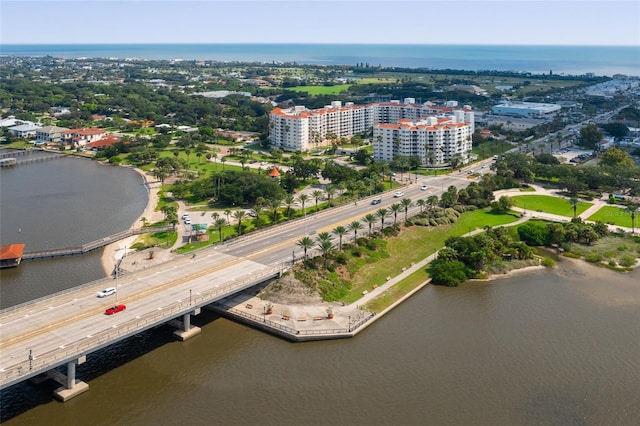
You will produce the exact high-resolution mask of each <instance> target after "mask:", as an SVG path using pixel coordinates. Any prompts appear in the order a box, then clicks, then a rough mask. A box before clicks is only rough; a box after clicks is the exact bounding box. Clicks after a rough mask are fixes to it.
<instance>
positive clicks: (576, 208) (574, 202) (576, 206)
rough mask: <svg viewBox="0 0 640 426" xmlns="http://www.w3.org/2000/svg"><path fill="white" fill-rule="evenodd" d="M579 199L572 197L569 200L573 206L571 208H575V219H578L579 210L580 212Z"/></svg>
mask: <svg viewBox="0 0 640 426" xmlns="http://www.w3.org/2000/svg"><path fill="white" fill-rule="evenodd" d="M578 203H579V201H578V199H577V198H576V197H571V198H570V199H569V204H571V207H573V218H574V219H575V218H576V214H577V210H578Z"/></svg>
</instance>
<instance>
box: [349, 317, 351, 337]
mask: <svg viewBox="0 0 640 426" xmlns="http://www.w3.org/2000/svg"><path fill="white" fill-rule="evenodd" d="M349 333H351V315H349Z"/></svg>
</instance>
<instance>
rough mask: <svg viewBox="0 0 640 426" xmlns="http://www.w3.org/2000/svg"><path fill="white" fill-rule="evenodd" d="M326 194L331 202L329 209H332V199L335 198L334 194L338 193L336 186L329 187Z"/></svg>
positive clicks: (325, 190)
mask: <svg viewBox="0 0 640 426" xmlns="http://www.w3.org/2000/svg"><path fill="white" fill-rule="evenodd" d="M324 192H326V193H327V200H328V201H329V207H331V198H333V196H334V194H335V193H336V187H335V185H327V186H326V188H325V189H324ZM316 208H317V206H316Z"/></svg>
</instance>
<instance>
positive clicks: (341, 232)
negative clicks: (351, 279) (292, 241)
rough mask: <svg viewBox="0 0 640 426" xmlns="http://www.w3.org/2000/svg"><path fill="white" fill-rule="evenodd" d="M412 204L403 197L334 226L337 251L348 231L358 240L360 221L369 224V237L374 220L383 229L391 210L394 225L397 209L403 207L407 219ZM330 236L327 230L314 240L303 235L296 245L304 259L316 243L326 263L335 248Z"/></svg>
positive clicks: (333, 231) (361, 227)
mask: <svg viewBox="0 0 640 426" xmlns="http://www.w3.org/2000/svg"><path fill="white" fill-rule="evenodd" d="M394 206H396V207H394ZM412 206H413V202H412V201H411V200H410V199H409V198H405V199H403V200H402V201H401V202H400V203H398V204H393V205H392V206H391V207H390V209H386V208H381V209H378V210H377V211H376V212H375V214H371V213H370V214H368V215H366V216H364V217H363V218H362V219H361V220H354V221H353V222H351V223H349V224H348V225H347V226H342V225H339V226H336V227H335V228H334V229H333V230H332V231H331V232H332V233H333V234H335V235H336V236H338V238H339V240H338V251H342V242H343V239H344V236H345V235H346V234H347V233H349V232H353V241H354V242H355V241H358V232H359V231H360V230H362V229H363V225H362V223H361V221H362V222H365V223H367V225H369V238H371V236H372V231H373V227H374V226H375V224H376V222H377V221H378V220H380V229H384V220H385V218H387V217H388V216H389V214H390V213H391V212H393V213H394V225H395V224H396V220H395V219H396V216H397V213H398V212H399V211H401V210H402V209H403V208H404V211H405V221H406V220H407V215H408V211H409V208H410V207H412ZM332 238H333V237H332V236H331V234H330V233H329V232H321V233H319V234H318V236H317V238H316V241H314V240H313V239H311V238H310V237H308V236H305V237H303V238H301V239H300V240H299V241H298V242H297V243H296V245H298V246H299V247H300V248H302V250H303V251H304V259H306V258H307V253H308V251H309V250H310V249H312V248H313V247H314V246H315V245H316V244H317V246H318V248H319V249H320V251H321V252H322V256H323V257H324V261H325V263H326V261H327V258H328V256H329V254H330V252H331V251H332V250H333V249H334V248H335V246H334V244H333V241H332Z"/></svg>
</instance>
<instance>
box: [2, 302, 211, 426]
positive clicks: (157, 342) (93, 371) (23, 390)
mask: <svg viewBox="0 0 640 426" xmlns="http://www.w3.org/2000/svg"><path fill="white" fill-rule="evenodd" d="M219 319H222V317H220V315H218V314H216V313H214V312H211V311H209V310H207V309H202V312H201V314H200V315H197V316H193V317H191V324H192V325H195V326H197V327H204V326H206V325H207V324H211V323H213V322H214V321H217V320H219ZM174 331H175V328H174V327H172V326H170V325H168V324H164V325H162V326H160V327H157V328H152V329H150V330H146V331H144V332H142V333H138V334H136V335H134V336H131V337H129V338H128V339H125V340H122V341H120V342H118V343H115V344H113V345H111V346H109V347H106V348H104V349H100V350H98V351H95V352H92V353H91V354H89V355H87V361H86V362H85V363H84V364H81V365H78V366H77V369H76V374H77V375H76V377H77V379H78V380H82V381H83V382H86V383H88V384H89V392H91V381H92V380H94V379H95V378H97V377H100V376H101V375H103V374H105V373H107V372H109V371H111V370H114V369H116V368H118V367H120V366H122V365H125V364H127V363H128V362H131V361H133V360H135V359H137V358H140V357H141V356H144V355H146V354H148V353H150V352H152V351H154V350H156V349H158V348H160V347H162V346H164V345H167V344H171V343H176V344H182V342H179V341H178V340H176V338H175V337H174V336H173V332H174ZM60 371H61V372H63V373H64V374H66V368H60ZM59 387H60V384H58V383H57V382H55V381H54V380H52V379H46V380H44V381H43V382H41V383H38V384H35V383H33V382H31V381H30V380H26V381H24V382H21V383H18V384H16V385H14V386H11V387H8V388H6V389H3V390H1V391H0V424H2V423H4V422H6V421H8V420H10V419H12V418H14V417H16V416H19V415H20V414H23V413H26V412H27V411H29V410H31V409H33V408H36V407H37V406H39V405H45V404H49V403H51V402H54V401H55V402H57V400H56V399H55V397H54V396H53V391H54V390H56V389H57V388H59Z"/></svg>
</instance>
